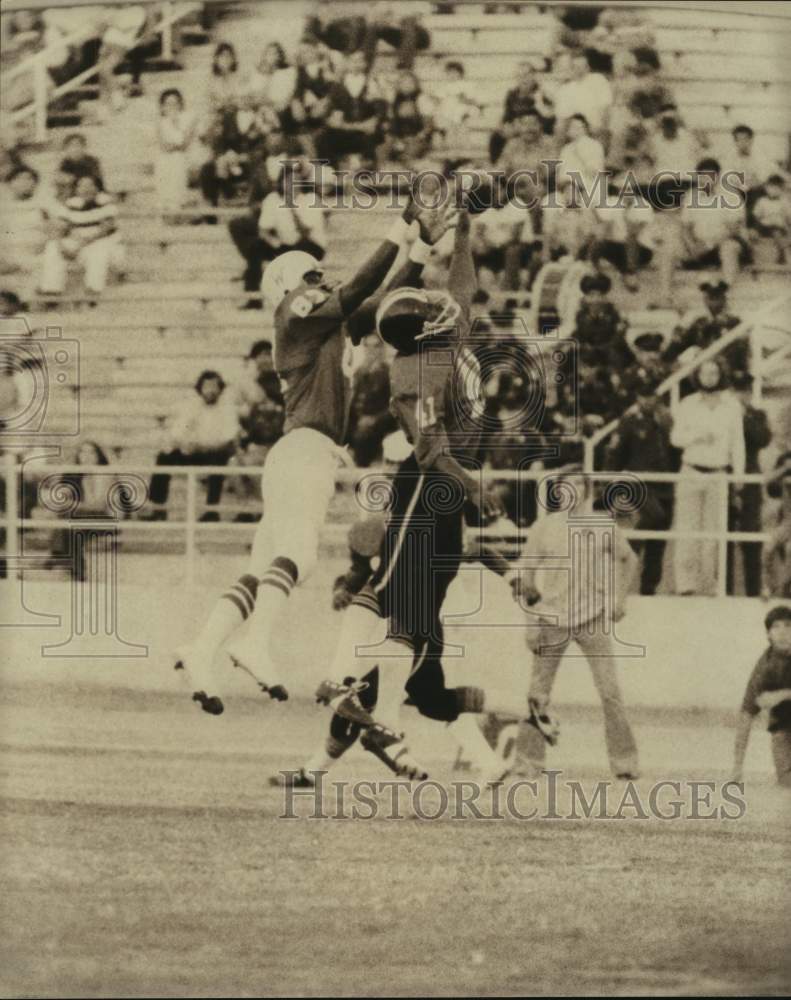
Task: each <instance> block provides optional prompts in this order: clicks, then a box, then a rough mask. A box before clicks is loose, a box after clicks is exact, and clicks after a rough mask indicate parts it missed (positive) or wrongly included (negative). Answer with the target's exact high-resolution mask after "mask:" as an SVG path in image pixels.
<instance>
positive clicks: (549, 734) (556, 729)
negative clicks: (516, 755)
mask: <svg viewBox="0 0 791 1000" xmlns="http://www.w3.org/2000/svg"><path fill="white" fill-rule="evenodd" d="M527 707H528V710H529V714H528V715H527V717H526V719H525V721H526V722H527V723H528V724H529V725H531V726H533V727H534V728H536V729H537V730H538V731H539V733H541V735H542V736H543V737H544V739H545V740H546V742H547V743H548V744H549V745H550V746H551V747H553V746H555V744H556V743H557V741H558V737H559V736H560V725H559V724H558V721H557V719H553V718H552V716H551V715H547V713H546V712H542V711H541V709H540V708H539V705H538V702H537V701H536V700H535V698H528V699H527Z"/></svg>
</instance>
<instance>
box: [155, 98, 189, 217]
mask: <svg viewBox="0 0 791 1000" xmlns="http://www.w3.org/2000/svg"><path fill="white" fill-rule="evenodd" d="M194 134H195V121H194V119H193V117H192V115H190V114H189V113H188V112H187V110H186V109H185V107H184V98H183V96H182V94H181V91H180V90H177V89H176V88H175V87H173V88H170V89H169V90H163V91H162V93H161V94H160V97H159V122H158V127H157V135H158V138H159V155H158V156H157V160H156V164H155V170H156V188H157V199H158V202H159V208H160V211H161V212H165V213H168V212H177V211H178V210H179V209H180V208H183V206H184V204H185V203H186V201H187V198H188V195H189V167H190V163H189V148H190V146H191V145H192V139H193V136H194Z"/></svg>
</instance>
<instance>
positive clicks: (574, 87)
mask: <svg viewBox="0 0 791 1000" xmlns="http://www.w3.org/2000/svg"><path fill="white" fill-rule="evenodd" d="M570 71H571V79H570V80H568V81H567V82H566V83H564V84H562V85H561V86H560V87H559V88H558V90H557V93H556V94H555V116H556V124H555V134H556V135H557V136H559V137H560V139H561V141H563V140H565V138H566V126H567V124H568V120H569V119H570V118H571V117H572V116H573V115H583V116H584V118H585V120H586V121H587V122H588V125H589V127H590V131H591V133H592V134H593V135H597V134H598V133H599V132H600V131H601V130H602V129H603V128H604V127H605V125H606V117H607V109H608V108H609V107H610V105H611V104H612V88H611V87H610V84H609V81H608V80H607V78H606V77H604V76H602V74H601V73H592V72H591V69H590V66H589V64H588V57H587V55H586V54H585V53H583V52H578V53H574V54H573V55H572V57H571V65H570Z"/></svg>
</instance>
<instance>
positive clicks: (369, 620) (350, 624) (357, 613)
mask: <svg viewBox="0 0 791 1000" xmlns="http://www.w3.org/2000/svg"><path fill="white" fill-rule="evenodd" d="M386 625H387V623H386V622H385V620H384V619H383V618H380V617H379V615H378V614H376V613H375V612H374V611H373V610H372V609H371V608H368V607H363V606H362V605H359V604H350V605H349V607H348V608H346V610H345V611H344V612H343V620H342V621H341V634H340V637H339V638H338V644H337V646H336V647H335V657H334V658H333V661H332V666H331V667H330V673H329V678H330V680H334V681H342V680H343V678H344V677H348V676H350V675H351V676H352V677H356V678H357V679H358V680H359V679H360V677H362V676H363V675H364V674H367V673H368V671H369V670H372V669H373V668H374V666H376V660H372V659H371V658H370V657H369V656H366V655H365V649H366V647H368V646H374V645H375V644H376V643H377V640H378V638H379V636H380V633H382V632H383V631H384V629H385V628H386ZM376 648H377V649H378V645H377V646H376Z"/></svg>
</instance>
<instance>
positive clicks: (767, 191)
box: [752, 174, 791, 265]
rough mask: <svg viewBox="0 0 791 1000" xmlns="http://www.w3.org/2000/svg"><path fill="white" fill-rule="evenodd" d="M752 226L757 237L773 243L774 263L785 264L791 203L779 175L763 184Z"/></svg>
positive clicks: (790, 220) (754, 209)
mask: <svg viewBox="0 0 791 1000" xmlns="http://www.w3.org/2000/svg"><path fill="white" fill-rule="evenodd" d="M752 226H753V229H754V230H755V232H757V233H758V235H759V236H764V237H766V238H768V239H770V240H771V241H772V242H773V243H774V245H775V251H776V256H775V261H776V263H778V264H780V265H783V264H785V262H786V251H787V249H788V246H789V231H791V202H789V199H788V195H787V193H786V183H785V179H784V178H783V177H782V175H781V174H772V176H771V177H769V178H768V179H767V181H766V184H764V187H763V192H762V193H761V194H760V195H759V196H758V198H757V200H756V202H755V204H754V205H753V219H752Z"/></svg>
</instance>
